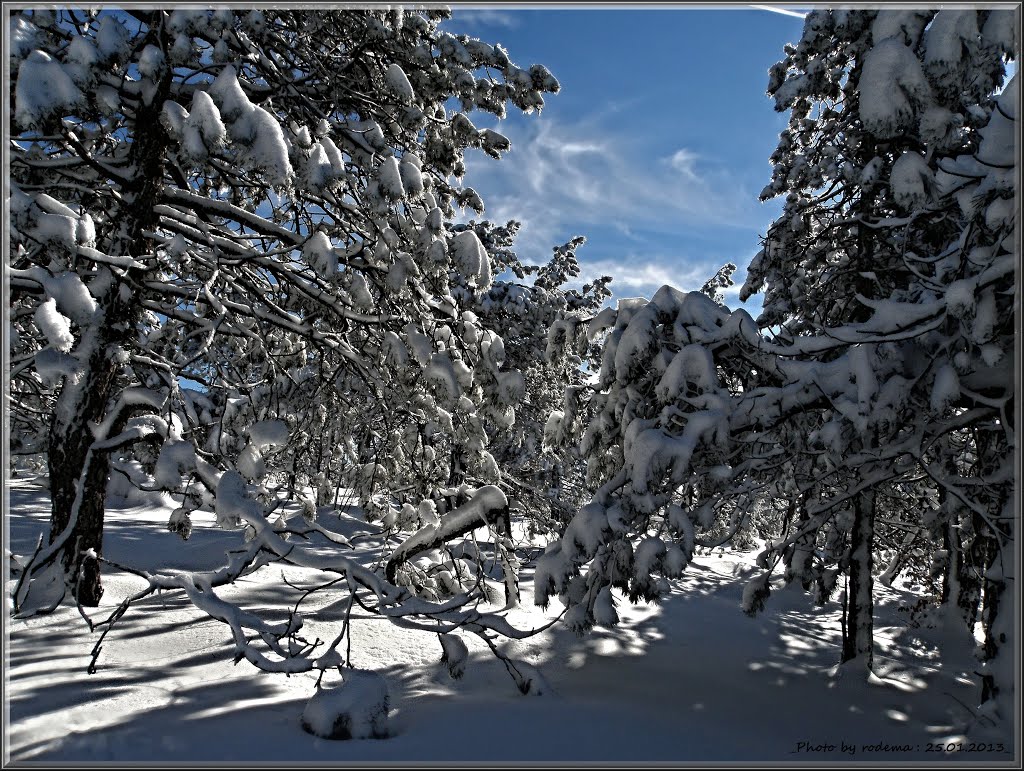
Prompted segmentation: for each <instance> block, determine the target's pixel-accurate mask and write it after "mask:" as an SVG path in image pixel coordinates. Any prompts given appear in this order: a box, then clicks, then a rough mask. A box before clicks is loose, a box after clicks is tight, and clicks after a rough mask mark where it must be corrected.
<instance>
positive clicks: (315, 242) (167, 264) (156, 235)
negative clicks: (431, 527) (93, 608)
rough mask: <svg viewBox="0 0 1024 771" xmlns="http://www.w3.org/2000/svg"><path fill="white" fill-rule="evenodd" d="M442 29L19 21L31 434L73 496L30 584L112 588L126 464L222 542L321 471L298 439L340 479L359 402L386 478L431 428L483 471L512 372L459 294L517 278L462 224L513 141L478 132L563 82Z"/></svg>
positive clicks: (18, 184) (235, 18)
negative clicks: (188, 500) (217, 515)
mask: <svg viewBox="0 0 1024 771" xmlns="http://www.w3.org/2000/svg"><path fill="white" fill-rule="evenodd" d="M447 16H448V12H447V11H446V10H443V9H439V10H426V11H416V12H411V11H410V12H404V11H402V10H401V9H393V10H376V11H366V10H354V9H353V10H334V11H316V12H311V11H305V10H296V11H290V10H269V9H264V10H253V11H238V10H213V11H208V10H189V9H179V10H176V11H173V12H168V11H162V10H142V9H131V10H126V11H123V12H122V11H113V10H84V9H83V10H78V9H62V10H57V11H52V10H46V9H33V10H27V11H22V12H19V13H16V14H13V15H12V16H11V17H10V19H9V24H10V28H11V49H10V57H11V72H12V79H13V82H14V92H13V95H12V117H13V120H12V137H11V138H12V144H11V193H10V211H11V223H10V224H11V233H12V243H11V252H12V253H11V265H10V271H9V273H10V277H11V287H12V308H13V309H14V310H13V312H12V317H13V319H14V324H15V325H16V326H17V327H18V328H23V329H25V330H26V334H23V335H22V336H21V338H22V340H21V342H20V343H19V345H20V346H21V347H20V348H18V349H17V351H18V353H19V355H20V356H21V359H24V367H23V370H22V371H21V372H19V377H20V378H21V381H20V382H23V383H26V384H27V383H31V384H32V385H31V386H25V388H23V389H21V392H23V393H28V392H29V391H30V390H31V389H35V391H38V393H39V396H38V399H39V400H42V402H43V404H44V406H41V407H37V406H36V404H35V402H34V401H33V399H35V398H36V397H35V396H31V395H29V396H26V397H25V398H19V401H18V405H17V407H16V412H18V414H27V413H29V412H30V411H31V410H34V409H39V410H42V412H43V413H44V416H43V417H44V418H45V419H47V420H48V422H49V425H48V427H47V429H48V430H47V432H46V440H47V441H48V456H49V465H50V481H51V488H52V492H53V512H52V520H51V533H50V540H49V543H48V544H47V545H46V546H45V547H44V548H42V549H41V551H40V552H39V553H38V554H37V555H36V561H35V563H34V568H33V569H34V570H35V571H36V572H37V573H38V572H39V571H42V570H43V569H45V568H46V566H47V565H56V564H59V565H60V567H61V569H62V570H63V571H64V572H65V573H66V575H67V576H68V582H69V585H70V586H71V588H72V589H73V591H74V593H75V596H76V597H77V599H78V600H79V601H80V602H81V603H82V604H84V605H90V604H95V603H96V602H97V601H98V599H99V596H100V594H101V592H102V588H101V584H100V579H99V570H98V565H99V562H98V559H97V558H98V557H101V556H102V537H103V505H104V504H103V501H104V491H105V489H106V482H107V479H108V476H109V473H110V464H111V459H112V458H113V459H114V461H115V462H116V461H117V460H118V458H119V457H122V456H124V457H129V456H131V457H134V456H136V455H138V456H139V457H140V458H141V459H142V460H143V461H144V462H143V467H144V470H146V471H149V472H150V477H151V482H152V483H155V484H156V485H157V486H159V487H163V488H165V489H171V490H174V491H178V492H185V491H186V490H188V491H191V492H196V493H197V494H198V497H197V499H196V500H197V501H198V500H201V499H202V497H203V495H205V497H206V500H208V501H213V502H214V503H215V505H216V506H217V507H218V512H220V509H221V508H223V509H224V512H225V513H224V522H225V523H227V522H230V521H234V520H236V519H238V518H239V517H240V516H241V515H239V514H238V511H240V510H243V509H244V510H245V511H248V509H246V508H245V506H243V505H242V504H241V503H240V501H241V500H242V499H241V498H239V495H240V493H239V492H238V489H236V488H237V484H236V483H237V482H238V481H239V480H240V481H241V482H243V483H257V484H258V483H259V482H260V481H261V479H262V478H263V477H264V474H265V473H266V471H267V461H268V459H269V458H270V457H271V456H273V457H274V458H276V460H275V461H274V463H272V464H271V466H272V467H274V468H275V469H276V465H281V466H282V467H283V468H284V469H285V470H288V471H294V470H295V467H296V466H300V467H301V468H302V471H303V473H305V472H306V471H307V469H309V468H310V467H311V466H315V465H317V464H311V463H310V455H311V453H310V452H308V451H307V452H305V453H304V452H302V451H300V450H296V449H282V446H283V445H285V444H289V443H292V444H294V443H295V440H296V439H297V438H298V437H300V436H302V435H303V432H305V433H306V436H308V435H309V431H310V430H311V429H312V430H316V431H318V432H320V434H319V436H318V441H320V442H324V441H326V442H327V444H326V445H322V446H320V447H319V448H317V449H316V450H315V453H316V455H317V456H318V457H319V459H320V461H319V470H318V471H317V472H316V473H317V474H321V475H322V476H323V475H329V473H333V472H331V471H328V470H327V469H326V467H325V466H326V463H327V462H329V461H331V460H334V455H335V453H336V452H337V445H339V444H341V443H342V442H341V440H340V438H339V437H338V435H337V433H335V434H334V435H333V437H331V433H330V431H327V432H324V431H323V426H325V425H326V424H327V423H328V422H329V421H327V420H326V417H327V416H325V415H324V412H325V411H335V410H337V406H338V404H341V405H342V409H341V410H338V411H336V412H330V413H329V415H331V416H333V415H338V414H342V415H347V416H349V417H353V418H355V419H356V422H355V424H354V425H353V426H352V427H351V428H352V429H353V430H352V432H351V433H352V434H353V435H354V436H355V437H356V438H357V441H358V440H363V441H365V442H366V443H367V446H368V453H367V454H366V455H360V454H359V453H357V454H356V460H358V461H364V467H365V466H366V465H371V466H372V467H373V468H376V467H378V466H380V465H382V464H381V463H380V459H381V458H382V457H383V456H384V454H385V451H386V450H387V449H391V448H393V447H394V444H393V443H391V444H388V445H387V447H383V446H381V445H380V444H379V443H380V442H391V439H392V437H393V436H394V432H396V431H397V433H398V435H399V436H401V437H403V438H404V437H407V436H408V435H409V433H410V431H412V430H413V429H415V430H417V431H419V432H420V434H419V435H420V436H421V437H422V436H423V431H425V430H426V427H428V426H430V427H432V428H433V434H431V438H432V440H433V441H438V442H441V443H442V444H443V445H444V447H445V448H446V452H448V450H451V451H452V452H453V453H455V454H459V455H461V456H464V457H465V458H466V459H467V462H468V463H475V464H478V465H480V466H481V467H486V466H487V462H486V451H485V450H484V449H483V445H484V444H485V443H486V442H485V439H486V437H485V433H484V431H483V428H482V426H480V425H479V424H480V422H481V417H480V415H479V414H478V412H479V411H480V410H481V409H482V408H483V405H484V403H485V402H486V401H487V400H488V399H492V400H493V399H494V398H496V397H495V394H497V393H499V392H500V388H501V385H502V383H503V382H505V381H507V380H509V379H510V378H514V377H515V374H514V373H512V372H510V371H509V370H508V369H507V368H504V367H503V366H502V361H501V359H500V357H498V356H497V355H496V351H497V346H496V344H495V342H496V340H497V336H496V335H495V334H494V333H493V332H490V331H489V330H486V329H483V328H479V327H478V326H477V325H476V324H475V323H474V322H473V321H472V319H471V318H470V317H468V316H467V315H466V314H467V311H468V310H469V308H468V305H469V304H470V302H471V298H469V299H467V298H465V297H462V296H455V295H454V294H453V290H454V289H455V288H458V287H470V288H471V289H472V291H473V292H474V293H475V292H483V291H486V290H487V289H488V287H490V285H491V284H492V282H493V275H494V273H493V269H492V265H491V260H490V257H489V254H488V252H487V250H486V249H485V248H484V246H483V244H481V242H480V240H479V238H478V237H477V236H476V235H475V233H473V232H456V231H454V230H453V229H452V227H451V225H450V224H449V221H450V220H451V219H452V218H453V217H454V215H455V213H456V209H457V208H458V207H461V206H468V207H471V208H474V209H478V210H479V209H481V208H482V203H481V201H480V199H479V196H478V195H477V194H476V193H475V192H474V191H473V190H472V189H471V188H468V187H463V186H461V184H460V180H461V177H462V175H463V173H464V171H465V164H464V160H463V154H464V153H465V152H466V151H467V150H471V149H479V150H481V151H483V152H486V153H488V154H490V155H493V156H499V155H500V154H501V153H502V152H503V151H505V150H506V149H508V147H509V143H508V141H507V140H506V139H505V138H504V137H502V136H501V135H500V134H498V133H497V132H495V131H492V130H489V129H484V130H478V129H477V128H476V127H475V126H474V125H473V123H472V121H471V120H470V118H469V113H470V112H471V111H472V110H474V109H481V110H485V111H488V112H491V113H494V114H497V115H504V112H505V109H506V107H505V105H506V104H507V103H509V102H511V103H512V104H514V105H515V106H516V107H518V108H520V109H522V110H525V111H532V110H535V109H540V108H541V107H542V106H543V104H544V99H543V94H545V93H550V92H554V91H557V89H558V84H557V82H556V81H555V79H554V78H553V77H552V76H551V75H550V73H549V72H548V71H547V70H546V69H545V68H544V67H542V66H540V65H536V66H533V67H531V68H529V69H528V70H523V69H520V68H519V67H517V66H516V65H515V64H514V63H513V62H512V61H511V60H510V59H509V57H508V55H507V53H506V51H505V50H504V49H503V48H502V47H501V46H493V45H489V44H486V43H483V42H482V41H479V40H472V39H469V38H467V37H465V36H458V35H453V34H451V33H448V32H445V31H443V30H441V29H439V28H438V22H439V21H440V20H442V19H443V18H446V17H447ZM453 100H454V102H453ZM453 103H454V104H455V107H453V106H452V105H453ZM29 357H31V358H29ZM21 359H19V362H20V361H21ZM187 381H193V383H198V384H199V390H196V389H195V388H194V387H193V388H189V387H187V386H188V382H187ZM332 388H333V389H335V390H336V391H337V396H335V395H334V394H323V391H324V389H332ZM506 390H507V389H506ZM316 393H321V394H322V396H321V398H320V400H319V401H317V400H315V399H313V400H311V399H310V397H311V395H313V394H316ZM50 398H52V399H53V400H54V404H53V406H52V408H50V407H48V406H45V404H46V400H47V399H50ZM453 416H456V417H454V419H453ZM317 421H320V423H319V424H318V423H317ZM39 422H40V421H36V424H38V423H39ZM334 427H335V428H336V427H337V426H336V425H335V426H334ZM325 437H331V438H328V439H325ZM140 443H143V444H140ZM145 443H148V444H149V446H150V448H149V449H147V448H146V446H145ZM452 448H454V449H452ZM410 452H411V451H410ZM275 453H276V455H275ZM440 455H442V453H436V454H435V457H437V456H440ZM325 458H326V459H327V460H326V461H325ZM440 462H441V461H440V460H438V463H440ZM290 463H291V464H293V465H289V464H290ZM409 465H414V462H413V463H410V464H409ZM407 470H408V466H407V467H406V468H403V469H400V471H401V472H402V473H405V472H406V471H407ZM372 471H373V470H372V469H371V471H370V473H372ZM434 472H435V469H433V468H430V469H427V470H426V471H425V472H424V473H426V474H428V475H429V474H433V473H434ZM225 474H226V475H227V476H225ZM314 476H315V475H314ZM485 476H486V475H485V474H482V473H481V474H478V475H477V479H478V480H479V479H482V478H484V477H485ZM319 481H324V480H323V479H322V478H321V479H319ZM236 493H238V495H236ZM471 493H472V489H469V490H467V495H470V494H471ZM223 496H227V498H226V499H224V498H223ZM223 500H227V501H229V502H228V503H223V505H222V502H223ZM246 500H248V498H246ZM186 508H187V506H186ZM186 513H187V512H186ZM241 518H242V519H245V517H244V516H241ZM31 583H32V582H31V581H30V580H29V581H24V582H23V586H24V587H26V588H27V587H29V586H30V585H31Z"/></svg>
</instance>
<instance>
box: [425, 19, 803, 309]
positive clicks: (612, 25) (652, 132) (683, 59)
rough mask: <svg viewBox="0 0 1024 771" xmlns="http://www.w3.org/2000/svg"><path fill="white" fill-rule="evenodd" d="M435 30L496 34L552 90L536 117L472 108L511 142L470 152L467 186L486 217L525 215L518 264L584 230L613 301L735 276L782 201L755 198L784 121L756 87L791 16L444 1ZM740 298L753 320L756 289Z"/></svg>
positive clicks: (791, 24) (585, 258) (587, 271)
mask: <svg viewBox="0 0 1024 771" xmlns="http://www.w3.org/2000/svg"><path fill="white" fill-rule="evenodd" d="M445 26H446V28H448V29H450V30H451V31H453V32H460V33H465V34H468V35H470V36H472V37H477V38H480V39H482V40H484V41H486V42H489V43H501V44H502V45H504V46H505V47H506V48H507V49H508V51H509V54H510V57H511V58H512V60H513V61H514V62H515V63H516V64H518V65H519V66H520V67H524V68H525V67H528V66H529V65H531V64H535V63H540V64H544V65H545V66H547V67H548V69H550V70H551V72H552V73H553V74H554V75H555V77H556V78H558V80H559V82H560V84H561V86H562V90H561V92H560V93H558V94H555V95H551V96H549V97H548V98H547V104H546V106H545V108H544V110H543V112H542V113H541V114H540V115H537V114H533V115H528V116H524V115H522V114H521V113H519V112H518V110H516V109H515V108H510V109H509V116H508V118H507V119H506V120H504V121H502V122H501V123H500V125H497V126H496V123H495V121H494V120H493V119H488V116H485V115H483V114H479V113H474V115H473V118H474V121H475V122H476V123H477V125H478V127H481V128H482V127H485V126H487V127H496V128H497V129H498V130H500V131H501V132H502V133H503V134H505V135H506V136H508V137H509V139H510V140H511V141H512V151H511V152H509V153H507V154H506V155H505V157H504V158H503V159H502V160H500V161H497V160H493V159H491V158H488V157H486V156H484V155H483V154H482V153H473V154H470V155H469V156H467V175H466V179H465V182H466V184H468V185H470V186H472V187H474V188H475V189H476V190H477V192H479V193H480V195H481V196H482V198H483V200H484V203H485V204H486V206H487V211H486V212H485V215H484V216H485V218H487V219H491V220H493V221H499V222H504V221H505V220H508V219H518V220H520V221H521V222H523V224H524V227H523V230H522V231H521V236H520V241H519V248H518V252H519V254H520V257H521V258H522V259H523V260H524V261H535V262H540V261H543V260H546V259H547V257H548V256H549V255H550V253H551V247H553V246H555V245H556V244H561V243H563V242H565V241H566V240H568V239H569V238H570V237H572V236H573V235H576V234H581V235H585V236H586V237H587V239H588V243H587V245H586V246H585V247H584V248H583V249H582V250H581V251H580V252H579V257H580V261H581V263H582V265H583V269H584V275H583V276H581V279H584V280H586V279H590V278H593V277H595V276H599V275H602V274H608V275H612V276H615V277H616V279H617V280H616V281H615V282H613V284H612V288H613V289H614V290H615V295H616V297H635V296H641V295H643V296H650V295H651V294H652V293H653V292H654V291H656V290H657V289H658V287H660V286H661V285H662V284H665V283H671V284H672V285H674V286H676V287H678V288H680V289H684V290H692V289H697V288H699V287H700V286H701V285H702V284H703V283H704V281H705V280H706V279H707V278H708V277H709V276H711V275H712V274H713V273H714V272H715V271H716V270H717V269H718V268H719V267H720V266H721V265H723V264H725V263H726V262H733V263H735V264H736V265H737V266H738V267H739V268H740V271H739V273H738V274H737V275H738V276H739V277H740V280H741V281H742V277H743V275H745V268H746V266H747V264H748V263H749V261H750V259H751V258H752V257H753V255H754V254H755V253H756V252H757V250H758V245H759V240H758V239H759V236H760V235H762V234H764V232H765V231H766V229H767V226H768V224H769V223H770V222H771V221H772V220H773V219H774V217H775V216H776V215H777V214H778V212H779V211H780V210H781V203H780V202H778V201H771V202H768V203H766V204H761V203H759V202H758V200H757V196H758V193H759V192H760V191H761V189H762V188H763V187H764V186H765V185H766V184H767V183H768V181H769V179H770V176H771V165H770V164H769V162H768V157H769V155H770V154H771V153H772V151H773V150H774V149H775V146H776V143H777V141H778V134H779V131H781V130H782V129H783V128H784V127H785V125H786V118H787V116H786V114H784V113H776V112H775V111H774V109H773V108H772V102H771V100H770V99H769V98H768V97H767V96H766V95H765V88H766V86H767V83H768V69H769V67H771V65H772V64H774V63H775V62H776V61H778V60H780V59H781V58H783V50H782V48H783V46H784V45H785V44H786V43H787V42H796V41H797V40H799V38H800V35H801V32H802V30H803V19H802V18H800V17H799V16H796V15H792V14H787V13H780V12H772V11H769V10H758V9H754V8H752V7H750V6H739V5H736V6H720V7H710V8H698V7H690V6H676V7H672V6H662V7H656V8H652V7H647V8H644V7H642V6H637V7H633V8H629V7H625V8H614V7H607V6H605V7H601V6H593V7H580V8H532V9H526V8H515V7H502V6H490V7H488V8H482V7H468V8H467V7H461V6H454V7H453V18H452V20H451V21H450V22H447V23H446V25H445ZM581 283H582V282H581ZM738 288H739V282H738V283H737V286H736V287H734V288H733V292H732V294H731V296H729V297H728V300H727V302H729V304H730V305H732V306H736V305H738V298H737V297H736V292H737V291H738ZM741 307H747V309H748V311H750V312H752V313H754V315H756V313H757V312H758V310H759V309H758V307H757V298H752V299H751V300H750V301H749V302H748V303H747V305H746V306H741Z"/></svg>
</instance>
